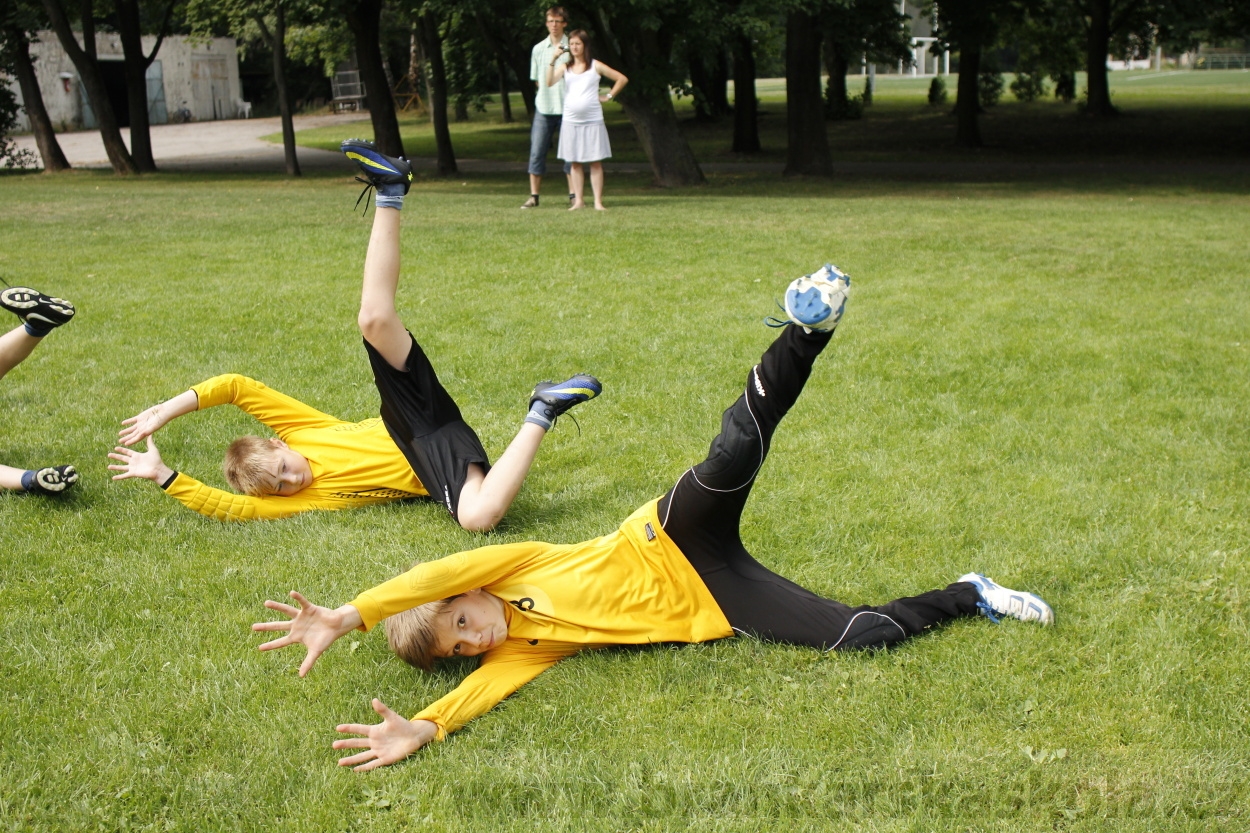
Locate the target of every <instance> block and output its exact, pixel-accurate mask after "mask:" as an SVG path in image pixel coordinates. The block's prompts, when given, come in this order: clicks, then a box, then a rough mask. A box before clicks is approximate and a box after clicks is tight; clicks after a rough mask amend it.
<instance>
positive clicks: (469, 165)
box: [17, 113, 781, 175]
mask: <svg viewBox="0 0 1250 833" xmlns="http://www.w3.org/2000/svg"><path fill="white" fill-rule="evenodd" d="M368 120H369V115H368V113H344V114H342V115H317V116H296V117H295V129H296V130H297V131H298V130H306V129H308V128H310V127H324V126H326V125H343V138H347V137H349V136H352V135H354V133H355V131H356V128H355V127H354V126H353V123H355V122H361V121H364V122H367V121H368ZM281 130H282V124H281V122H280V121H279V119H278V117H277V116H274V117H271V118H265V119H229V120H223V121H206V122H194V123H192V124H158V125H153V126H152V155H153V157H154V158H155V159H156V165H157V167H158V168H160V169H161V170H163V171H216V172H230V171H238V172H247V173H258V172H276V173H282V172H284V171H285V170H286V159H285V158H284V157H283V155H282V145H277V144H270V143H269V142H266V141H264V140H262V139H261V137H262V136H269V135H272V134H274V133H279V132H281ZM122 138H123V139H125V141H126V144H127V146H129V144H130V131H129V130H128V129H125V128H123V129H122ZM57 141H59V142H60V143H61V150H62V151H63V152H64V153H65V156H66V158H67V159H69V163H70V164H71V165H73V166H74V167H75V168H105V169H108V168H109V167H111V166H110V165H109V161H108V155H107V154H106V153H105V152H104V141H103V140H102V139H101V138H100V132H99V131H98V130H83V131H79V132H77V133H58V134H57ZM17 146H18V148H26V149H29V150H30V151H32V152H33V153H35V155H36V156H38V154H39V150H38V148H36V147H35V139H34V137H33V136H18V137H17ZM411 161H412V165H413V167H414V168H416V169H418V170H434V169H435V168H436V167H437V160H435V159H433V158H428V159H426V158H419V159H412V160H411ZM299 164H300V169H301V170H304V171H317V170H331V171H339V172H343V171H344V170H346V169H344V167H343V157H342V156H341V155H340V154H338V153H336V152H332V151H327V150H313V149H311V148H300V149H299ZM456 164H457V165H458V167H459V168H460V170H461V171H464V172H466V173H469V172H486V171H505V172H516V173H518V174H522V175H523V174H524V173H525V163H524V162H497V161H492V160H485V159H457V160H456ZM607 167H608V168H609V169H610V170H612V171H615V172H618V173H638V172H645V171H648V170H650V168H649V166H648V165H646V164H645V163H634V162H610V163H608V164H607ZM712 167H715V166H712ZM766 167H767V169H769V170H772V169H774V168H775V169H776V172H777V173H780V172H781V166H780V165H768V166H766Z"/></svg>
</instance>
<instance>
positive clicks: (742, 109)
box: [733, 35, 760, 153]
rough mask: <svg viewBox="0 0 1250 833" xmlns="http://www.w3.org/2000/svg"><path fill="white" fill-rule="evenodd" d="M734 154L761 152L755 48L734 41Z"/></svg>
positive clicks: (746, 40) (747, 41) (745, 40)
mask: <svg viewBox="0 0 1250 833" xmlns="http://www.w3.org/2000/svg"><path fill="white" fill-rule="evenodd" d="M733 152H734V153H759V152H760V125H759V99H758V98H757V97H756V95H755V45H754V44H753V43H751V38H750V37H748V36H747V35H739V36H738V37H737V38H736V39H735V40H734V146H733Z"/></svg>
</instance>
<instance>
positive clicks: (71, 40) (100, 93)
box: [43, 0, 139, 174]
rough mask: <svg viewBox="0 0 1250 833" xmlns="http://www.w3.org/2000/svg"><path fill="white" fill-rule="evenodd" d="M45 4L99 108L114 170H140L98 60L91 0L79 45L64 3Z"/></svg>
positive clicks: (85, 0) (49, 0) (84, 11)
mask: <svg viewBox="0 0 1250 833" xmlns="http://www.w3.org/2000/svg"><path fill="white" fill-rule="evenodd" d="M43 7H44V10H45V11H47V13H48V17H49V18H50V19H51V22H52V28H53V29H54V30H55V31H56V37H57V40H59V41H60V42H61V47H62V48H63V49H64V50H65V53H66V54H67V55H69V59H70V60H71V61H73V62H74V68H75V69H77V70H78V76H79V77H80V78H81V79H82V85H83V89H85V90H86V91H87V98H88V100H90V102H91V109H92V110H94V111H95V117H96V121H97V122H99V125H100V138H101V139H103V140H104V152H105V153H106V154H108V158H109V164H111V165H112V166H113V171H114V173H119V174H137V173H139V169H138V168H137V167H135V160H134V158H133V157H132V156H131V155H130V151H129V150H127V148H126V142H125V141H124V140H123V139H122V131H121V128H120V127H119V126H118V124H117V115H116V114H115V113H114V112H113V105H112V104H111V103H109V96H108V90H106V89H105V87H104V77H103V76H102V75H100V68H99V65H98V64H97V63H96V53H95V23H94V19H93V18H92V8H91V0H83V2H82V4H81V10H82V34H83V46H79V45H78V40H77V38H75V37H74V32H73V30H72V29H71V28H70V25H69V18H68V17H67V16H66V14H65V10H64V9H63V8H62V7H61V3H60V0H43Z"/></svg>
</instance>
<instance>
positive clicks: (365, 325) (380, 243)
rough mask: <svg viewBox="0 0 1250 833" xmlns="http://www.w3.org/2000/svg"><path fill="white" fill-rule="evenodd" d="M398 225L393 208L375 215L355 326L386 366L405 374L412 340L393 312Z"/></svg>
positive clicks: (396, 269)
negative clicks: (403, 371) (356, 324)
mask: <svg viewBox="0 0 1250 833" xmlns="http://www.w3.org/2000/svg"><path fill="white" fill-rule="evenodd" d="M399 221H400V212H399V211H398V210H396V209H394V208H378V209H376V210H375V211H374V214H373V231H372V233H371V234H370V236H369V251H368V253H367V254H366V255H365V273H364V280H363V282H362V286H361V290H360V314H359V315H358V316H357V323H358V324H359V325H360V334H361V335H363V336H364V337H365V341H367V342H369V343H370V344H372V345H373V348H374V349H375V350H377V351H378V353H379V354H381V356H382V358H384V359H386V362H387V364H389V365H390V366H391V367H393V368H395V369H396V370H404V369H405V368H406V364H407V361H408V351H409V349H410V347H411V339H410V338H409V336H408V331H407V329H406V328H405V327H404V322H403V321H401V320H400V318H399V313H398V312H397V311H396V309H395V293H396V290H397V289H398V287H399Z"/></svg>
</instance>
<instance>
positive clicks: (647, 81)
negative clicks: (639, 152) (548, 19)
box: [594, 6, 707, 188]
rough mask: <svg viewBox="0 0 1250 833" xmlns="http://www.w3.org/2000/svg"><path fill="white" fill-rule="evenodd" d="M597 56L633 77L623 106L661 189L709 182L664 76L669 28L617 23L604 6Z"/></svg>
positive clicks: (598, 23)
mask: <svg viewBox="0 0 1250 833" xmlns="http://www.w3.org/2000/svg"><path fill="white" fill-rule="evenodd" d="M595 19H596V23H595V30H596V34H597V36H596V37H595V41H594V43H595V55H596V58H598V57H602V58H603V62H604V63H605V64H607V65H608V66H610V67H612V68H613V69H617V70H620V71H621V72H623V73H625V75H627V76H628V77H629V79H630V84H629V87H628V88H626V90H625V92H623V93H622V94H621V98H620V103H621V107H622V108H623V109H624V110H625V115H626V116H627V117H628V118H629V121H630V123H631V124H632V125H633V126H634V132H635V133H637V134H638V141H639V142H640V143H641V144H642V149H643V150H644V151H645V152H646V154H647V160H648V161H649V162H650V163H651V174H652V176H654V177H655V184H656V185H659V186H661V187H663V188H678V187H682V186H686V185H702V184H703V183H705V182H706V181H707V180H706V179H705V178H704V176H703V169H702V168H700V167H699V163H698V161H697V160H696V159H695V158H694V152H693V151H691V150H690V143H689V142H687V141H686V137H685V136H683V135H682V133H681V129H680V127H679V126H678V124H677V112H676V111H675V110H674V109H673V98H672V95H671V94H670V93H669V88H668V83H667V81H665V80H664V75H663V74H662V73H659V72H657V71H656V70H655V67H657V66H664V65H667V62H668V60H669V56H670V55H671V54H672V50H673V43H672V41H673V35H672V33H671V32H665V31H661V30H658V29H655V28H645V26H644V25H642V24H639V23H636V22H630V21H629V19H628V18H621V19H618V20H617V21H616V25H615V26H614V25H613V24H612V22H611V20H610V16H609V13H608V11H607V9H606V7H604V6H600V7H598V9H597V10H596V18H595Z"/></svg>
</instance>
